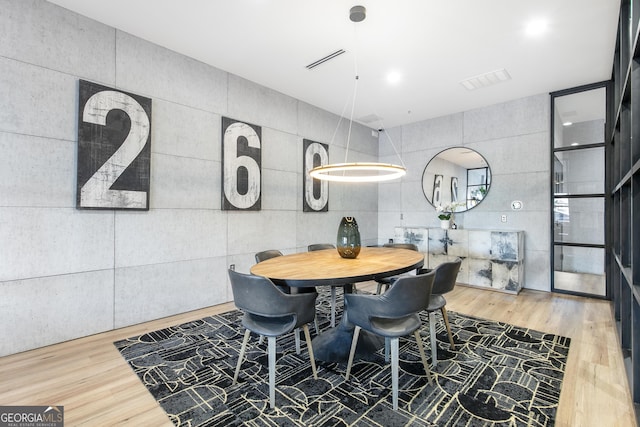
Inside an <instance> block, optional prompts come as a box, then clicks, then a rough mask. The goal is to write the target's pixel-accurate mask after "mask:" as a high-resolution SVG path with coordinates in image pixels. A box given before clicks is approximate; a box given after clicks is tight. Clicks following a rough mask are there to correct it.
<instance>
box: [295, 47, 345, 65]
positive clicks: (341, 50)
mask: <svg viewBox="0 0 640 427" xmlns="http://www.w3.org/2000/svg"><path fill="white" fill-rule="evenodd" d="M345 52H346V51H345V50H344V49H338V50H336V51H335V52H333V53H330V54H329V55H327V56H325V57H324V58H320V59H318V60H317V61H315V62H312V63H311V64H309V65H307V66H306V67H305V68H306V69H307V70H313V69H314V68H316V67H317V66H318V65H320V64H324V63H325V62H327V61H330V60H332V59H333V58H336V57H338V56H340V55H342V54H343V53H345Z"/></svg>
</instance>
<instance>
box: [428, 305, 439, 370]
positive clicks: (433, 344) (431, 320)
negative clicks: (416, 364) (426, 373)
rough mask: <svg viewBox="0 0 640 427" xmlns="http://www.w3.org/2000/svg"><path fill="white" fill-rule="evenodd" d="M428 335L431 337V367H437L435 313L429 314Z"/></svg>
mask: <svg viewBox="0 0 640 427" xmlns="http://www.w3.org/2000/svg"><path fill="white" fill-rule="evenodd" d="M429 335H431V366H432V367H434V368H435V367H436V366H437V365H438V342H437V340H436V313H435V312H434V311H430V312H429Z"/></svg>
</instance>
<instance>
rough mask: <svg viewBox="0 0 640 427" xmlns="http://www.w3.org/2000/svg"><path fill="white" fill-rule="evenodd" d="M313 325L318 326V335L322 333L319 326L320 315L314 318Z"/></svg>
mask: <svg viewBox="0 0 640 427" xmlns="http://www.w3.org/2000/svg"><path fill="white" fill-rule="evenodd" d="M313 326H314V327H315V328H316V335H320V328H319V327H318V316H316V317H315V318H314V319H313Z"/></svg>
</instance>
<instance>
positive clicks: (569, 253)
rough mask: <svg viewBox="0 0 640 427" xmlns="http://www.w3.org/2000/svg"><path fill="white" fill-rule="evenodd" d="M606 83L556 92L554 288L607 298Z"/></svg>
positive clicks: (553, 209) (553, 145)
mask: <svg viewBox="0 0 640 427" xmlns="http://www.w3.org/2000/svg"><path fill="white" fill-rule="evenodd" d="M606 100H607V93H606V87H605V85H604V84H600V85H590V86H588V87H583V88H577V89H575V90H567V91H562V92H556V93H554V94H552V106H553V108H552V120H551V121H552V137H551V140H552V147H551V151H552V177H553V191H554V193H553V197H552V206H551V209H552V227H553V229H552V238H553V244H552V256H551V263H552V271H553V274H552V278H551V280H552V285H551V289H552V290H553V291H560V292H567V293H575V294H580V295H592V296H598V297H606V296H607V287H606V279H605V239H606V236H605V198H604V193H605V148H604V138H605V128H606V117H607V116H606V106H607V102H606Z"/></svg>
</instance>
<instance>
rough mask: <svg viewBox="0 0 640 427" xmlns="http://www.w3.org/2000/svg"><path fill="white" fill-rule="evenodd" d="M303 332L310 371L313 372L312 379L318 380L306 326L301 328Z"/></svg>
mask: <svg viewBox="0 0 640 427" xmlns="http://www.w3.org/2000/svg"><path fill="white" fill-rule="evenodd" d="M302 330H303V331H304V338H305V340H306V341H307V351H309V360H311V370H312V371H313V378H314V379H316V380H317V379H318V373H317V371H316V359H315V356H314V355H313V346H312V345H311V334H309V327H308V326H307V325H303V326H302Z"/></svg>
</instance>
